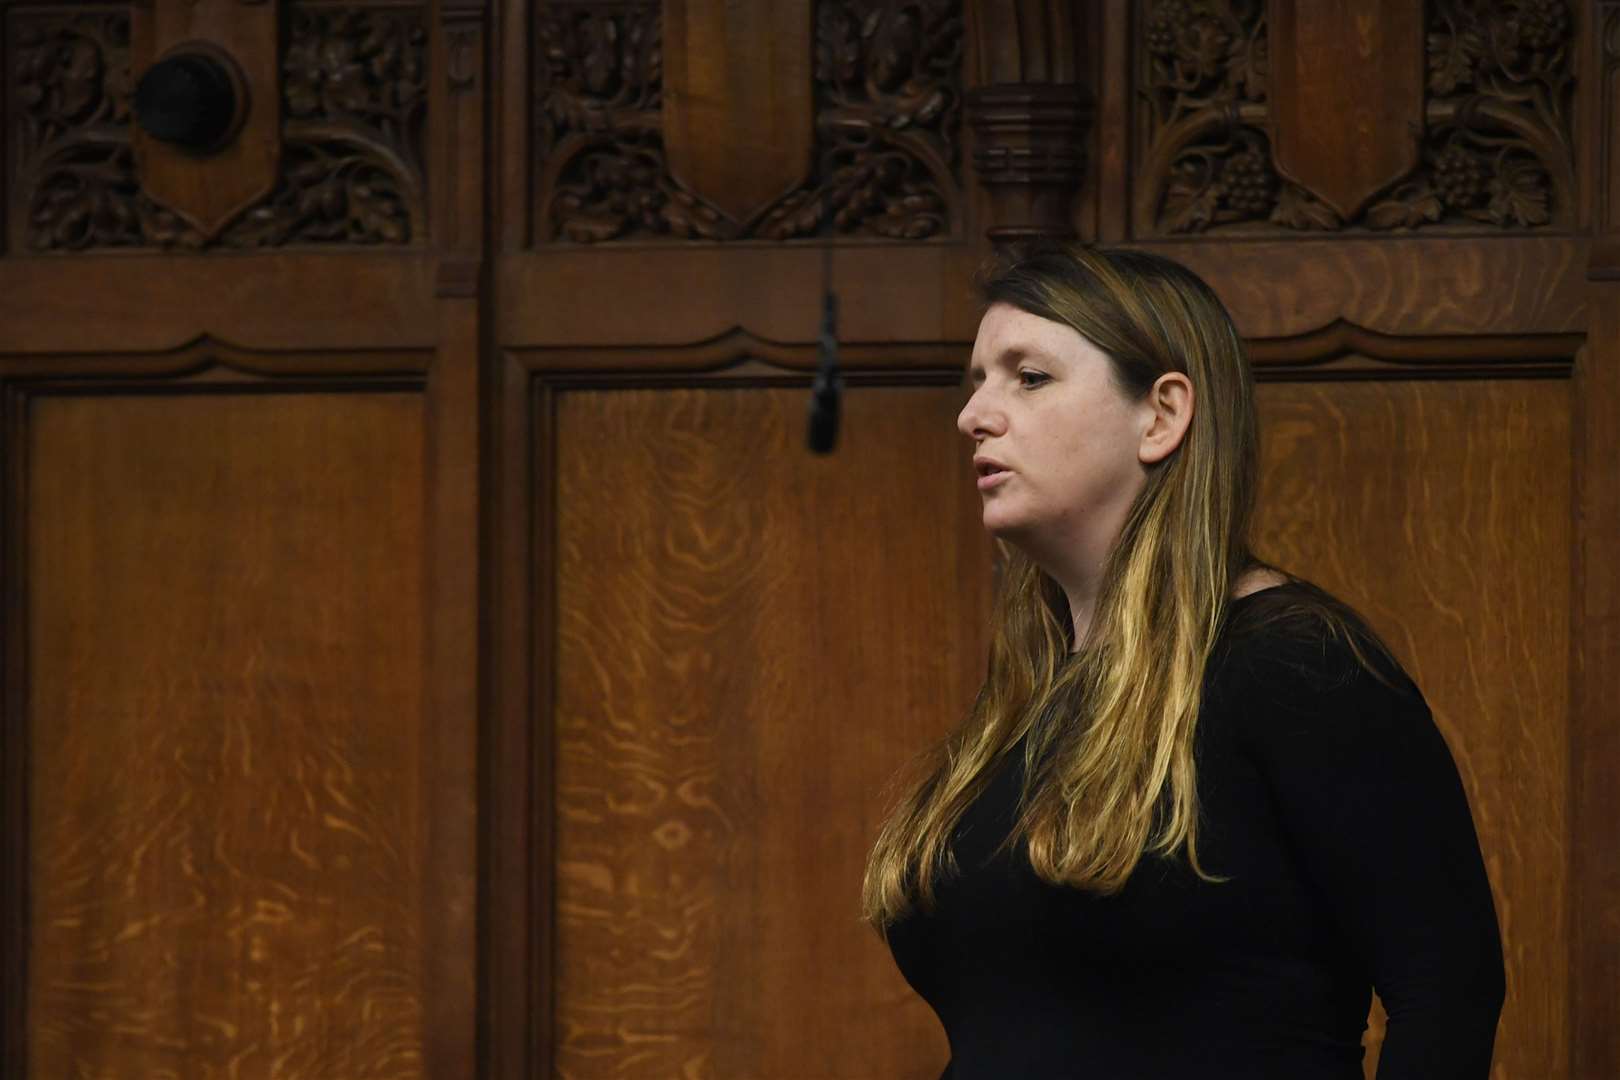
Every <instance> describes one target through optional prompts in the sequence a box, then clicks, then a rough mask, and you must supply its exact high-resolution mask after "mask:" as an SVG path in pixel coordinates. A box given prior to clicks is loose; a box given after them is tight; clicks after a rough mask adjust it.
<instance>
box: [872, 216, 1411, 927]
mask: <svg viewBox="0 0 1620 1080" xmlns="http://www.w3.org/2000/svg"><path fill="white" fill-rule="evenodd" d="M976 284H977V285H978V287H979V293H980V298H981V299H982V301H983V302H984V306H985V307H986V308H988V307H989V305H991V304H994V303H998V302H1000V303H1009V304H1012V305H1014V306H1015V307H1018V308H1020V309H1021V310H1023V311H1026V312H1028V313H1030V314H1032V315H1036V316H1039V317H1041V318H1043V319H1049V320H1051V321H1053V322H1057V323H1061V324H1063V325H1066V326H1069V327H1072V328H1073V329H1074V330H1076V331H1077V332H1078V333H1079V334H1080V335H1081V336H1082V337H1084V338H1085V339H1086V340H1087V341H1089V342H1091V343H1092V344H1094V345H1095V346H1096V347H1097V348H1098V349H1100V350H1102V352H1103V353H1105V354H1106V355H1107V357H1108V359H1109V361H1110V365H1109V366H1110V374H1111V379H1112V382H1113V385H1114V387H1115V388H1116V389H1117V390H1119V391H1120V392H1121V393H1122V394H1123V395H1125V396H1126V397H1128V398H1129V400H1131V401H1142V400H1144V399H1145V398H1146V396H1147V394H1148V393H1149V391H1150V389H1151V388H1152V386H1153V383H1154V381H1155V380H1156V379H1157V378H1158V377H1159V376H1160V375H1162V374H1164V373H1165V372H1169V371H1179V372H1182V373H1184V374H1185V375H1187V377H1188V378H1189V380H1190V381H1191V382H1192V384H1193V387H1194V395H1195V396H1194V401H1195V405H1194V410H1193V416H1192V422H1191V424H1190V426H1189V427H1188V429H1187V431H1186V434H1185V435H1184V436H1183V439H1182V443H1181V445H1180V446H1179V448H1178V449H1177V450H1175V451H1174V452H1172V453H1171V454H1170V455H1169V456H1168V457H1166V458H1164V459H1162V460H1161V461H1159V462H1156V463H1154V464H1153V465H1150V466H1147V482H1146V485H1145V486H1144V487H1143V488H1142V490H1141V492H1140V493H1139V494H1138V495H1137V497H1136V499H1135V501H1134V502H1133V503H1132V505H1131V507H1130V510H1129V513H1128V515H1127V517H1126V520H1125V523H1124V525H1123V527H1122V529H1121V532H1120V535H1119V537H1118V538H1117V540H1116V541H1115V543H1114V545H1113V547H1112V548H1111V549H1110V552H1109V555H1108V557H1107V559H1106V561H1105V564H1104V567H1103V573H1102V579H1101V583H1100V587H1099V595H1098V597H1097V604H1096V611H1095V613H1094V614H1093V617H1092V621H1091V625H1090V628H1089V629H1088V631H1087V634H1086V637H1085V640H1084V641H1083V642H1081V643H1080V644H1079V646H1078V647H1076V646H1075V644H1074V642H1073V641H1072V640H1071V639H1072V637H1073V631H1072V623H1071V620H1070V613H1069V608H1068V600H1067V597H1066V595H1065V594H1064V591H1063V589H1062V588H1061V587H1060V586H1059V585H1058V583H1057V582H1056V581H1055V580H1053V579H1052V578H1051V577H1050V576H1049V575H1047V574H1046V573H1045V572H1044V571H1043V570H1041V569H1040V567H1039V566H1037V565H1036V564H1035V563H1034V562H1033V561H1032V560H1030V559H1029V558H1028V557H1027V556H1026V555H1024V554H1023V553H1022V552H1021V551H1019V550H1018V549H1017V548H1016V547H1014V546H1012V545H1011V544H1008V543H1006V542H1004V541H1000V540H998V541H997V542H996V547H997V548H998V551H999V557H1000V569H1001V575H1000V583H999V586H998V588H997V595H996V601H995V605H994V610H993V614H992V620H993V626H992V635H991V645H990V657H989V668H988V673H987V675H986V678H985V680H984V683H983V685H982V686H981V688H980V690H979V693H978V696H977V698H976V699H975V701H974V703H973V705H972V707H971V709H970V710H969V713H968V715H967V717H966V719H965V720H964V721H963V722H962V723H961V724H959V725H958V726H957V728H956V729H955V730H954V731H952V732H951V733H950V734H949V735H947V736H946V737H945V738H944V739H943V740H942V741H941V742H940V743H938V744H937V745H935V746H933V747H931V748H929V749H928V750H927V751H926V752H925V753H924V754H923V755H922V756H921V757H919V758H918V759H917V761H916V762H914V763H913V770H912V776H913V779H911V781H910V782H909V784H908V785H906V788H905V790H904V794H903V795H902V797H901V798H900V799H899V800H898V801H897V804H896V805H895V806H894V808H893V810H892V811H891V812H890V814H889V816H888V818H887V820H886V822H885V823H884V825H883V827H882V829H881V830H880V832H879V834H878V837H877V839H876V842H875V843H874V845H873V847H872V850H871V853H870V855H869V857H868V859H867V866H866V875H865V880H864V883H863V887H862V905H861V907H862V917H863V918H864V919H865V920H866V921H867V922H868V923H870V924H871V925H872V926H873V927H874V928H875V929H877V930H878V931H879V932H880V933H881V932H883V931H885V930H886V928H887V926H888V925H889V924H890V923H892V922H893V921H894V920H896V919H898V918H899V917H900V916H901V915H903V914H905V913H906V912H907V911H908V910H909V909H910V908H911V906H912V904H913V903H915V902H920V903H921V904H922V905H923V906H924V907H925V908H926V907H929V906H931V905H932V903H933V899H934V884H935V881H936V879H937V878H938V876H939V875H940V873H941V872H947V873H948V872H954V871H956V869H957V867H956V865H955V855H954V853H953V852H952V851H951V848H950V844H949V837H950V834H951V832H952V830H953V829H954V828H955V826H956V824H957V822H958V820H959V819H960V818H961V816H962V813H963V812H964V811H965V810H966V809H967V807H968V806H969V805H971V803H972V802H973V801H974V799H976V798H977V797H978V796H979V794H980V793H981V792H982V791H983V789H984V787H985V786H986V785H987V783H988V781H989V779H990V775H991V773H992V771H993V769H992V766H994V765H995V764H996V763H997V761H998V760H999V759H1000V758H1001V757H1002V755H1003V754H1004V753H1005V752H1006V751H1007V750H1009V748H1011V747H1013V746H1014V745H1015V744H1016V743H1017V742H1018V741H1019V740H1020V739H1022V738H1024V737H1025V736H1026V735H1027V736H1028V738H1027V741H1026V742H1025V745H1024V765H1025V781H1024V788H1023V791H1022V793H1021V796H1020V801H1019V802H1020V807H1021V808H1022V813H1021V814H1020V816H1019V818H1018V820H1017V822H1016V824H1015V825H1014V827H1013V830H1012V832H1011V833H1010V834H1009V836H1008V837H1007V839H1006V841H1005V842H1004V846H1006V845H1007V844H1011V843H1013V842H1014V841H1015V840H1017V839H1020V838H1021V839H1023V840H1024V841H1025V842H1026V847H1027V854H1028V858H1029V862H1030V864H1031V866H1032V867H1033V869H1034V870H1035V872H1036V874H1038V875H1039V876H1040V877H1041V878H1042V879H1043V880H1046V881H1048V882H1050V883H1052V884H1054V885H1058V884H1062V885H1068V886H1071V887H1075V888H1079V889H1085V890H1088V891H1092V892H1096V893H1099V894H1112V893H1115V892H1117V891H1118V890H1119V889H1120V888H1122V887H1123V886H1124V884H1125V882H1126V880H1127V879H1128V878H1129V877H1130V875H1131V873H1132V871H1133V870H1134V869H1135V867H1136V864H1137V862H1138V861H1139V860H1140V859H1141V857H1142V855H1143V854H1144V852H1148V851H1151V852H1155V853H1164V854H1170V855H1173V854H1174V853H1175V852H1176V851H1177V850H1178V849H1179V848H1181V847H1182V846H1185V848H1186V851H1187V857H1188V860H1189V862H1190V864H1191V866H1192V868H1193V869H1194V871H1195V872H1196V873H1197V874H1198V876H1199V877H1200V878H1203V879H1204V880H1206V881H1213V882H1219V881H1224V880H1227V879H1224V878H1219V877H1214V876H1211V875H1209V874H1206V873H1205V872H1204V869H1203V866H1202V865H1201V864H1200V862H1199V859H1198V847H1197V838H1198V793H1197V782H1196V773H1195V770H1194V758H1193V746H1194V734H1195V725H1196V722H1197V718H1198V712H1199V706H1200V702H1201V697H1202V683H1203V676H1204V672H1205V667H1206V664H1208V662H1209V660H1210V656H1211V653H1212V652H1213V650H1214V648H1215V645H1216V643H1217V639H1218V636H1219V632H1220V630H1221V628H1222V625H1223V620H1224V619H1225V617H1226V611H1227V604H1228V602H1229V601H1228V593H1229V592H1230V590H1231V587H1232V584H1233V582H1235V581H1236V580H1237V579H1238V578H1239V577H1240V576H1241V575H1242V574H1243V573H1244V572H1245V571H1246V570H1248V569H1250V568H1252V567H1268V568H1271V567H1270V564H1268V563H1265V562H1263V561H1261V560H1260V559H1258V558H1256V557H1255V555H1254V553H1253V551H1252V550H1251V548H1250V544H1249V535H1250V524H1251V519H1252V517H1253V511H1254V502H1255V497H1256V489H1257V487H1258V482H1259V456H1260V436H1259V428H1258V422H1257V417H1256V412H1255V405H1254V381H1253V375H1252V372H1251V371H1250V367H1249V362H1248V357H1247V353H1246V352H1245V350H1244V347H1243V342H1242V339H1241V338H1240V337H1239V336H1238V333H1237V330H1236V328H1235V327H1234V326H1233V324H1232V320H1231V318H1230V316H1229V315H1228V314H1227V312H1226V309H1225V308H1224V307H1223V306H1222V304H1221V302H1220V300H1219V299H1218V298H1217V297H1216V296H1215V294H1214V292H1213V291H1212V290H1211V289H1210V288H1209V286H1208V285H1206V284H1205V283H1204V282H1203V280H1201V279H1200V278H1199V277H1198V276H1197V275H1195V274H1193V273H1192V272H1191V271H1190V270H1188V269H1187V268H1185V267H1184V266H1182V265H1180V264H1179V263H1176V262H1174V261H1172V260H1170V259H1167V258H1164V257H1162V256H1158V255H1154V254H1151V253H1148V252H1142V251H1131V250H1123V249H1115V250H1108V249H1102V248H1092V247H1082V246H1073V245H1054V244H1050V243H1046V244H1038V245H1034V246H1031V247H1026V248H1024V249H1022V250H1019V251H1016V252H1014V253H1012V255H1011V256H1010V257H1003V258H1001V259H1000V260H999V261H998V262H996V263H994V264H992V265H991V266H990V267H988V268H987V269H986V270H984V271H981V273H980V275H979V278H978V280H977V282H976ZM1272 569H1274V568H1272ZM1290 577H1291V580H1292V581H1294V582H1295V583H1296V584H1298V585H1303V586H1305V588H1304V590H1303V591H1302V592H1301V591H1297V590H1295V591H1290V592H1291V596H1290V600H1289V603H1288V605H1286V606H1285V607H1284V608H1282V609H1277V610H1276V612H1275V614H1274V616H1273V618H1272V620H1271V621H1274V622H1275V621H1288V620H1289V618H1290V616H1297V615H1300V614H1304V615H1306V616H1307V618H1306V620H1305V621H1306V622H1310V621H1311V620H1313V619H1314V622H1315V623H1316V624H1318V625H1320V626H1323V627H1326V628H1327V629H1328V630H1329V631H1330V632H1331V633H1332V635H1333V636H1334V637H1339V638H1342V639H1343V640H1345V641H1346V642H1347V643H1348V644H1349V646H1350V648H1351V650H1352V651H1353V652H1354V653H1355V655H1356V658H1357V660H1358V661H1360V662H1361V663H1362V665H1363V666H1364V667H1368V668H1371V667H1372V665H1370V664H1368V662H1367V659H1366V657H1365V655H1364V654H1363V653H1362V651H1361V649H1360V648H1359V647H1358V645H1357V640H1358V639H1360V640H1361V641H1362V642H1363V643H1366V644H1368V645H1370V646H1371V647H1372V648H1373V649H1374V650H1375V651H1378V652H1380V653H1382V654H1383V656H1384V657H1386V658H1387V657H1388V656H1389V654H1388V651H1387V649H1386V648H1385V647H1384V645H1383V643H1382V642H1381V641H1380V640H1378V638H1377V635H1376V634H1374V633H1373V632H1372V631H1371V630H1370V628H1368V627H1367V626H1366V624H1365V623H1364V622H1363V621H1362V620H1361V619H1360V618H1359V616H1357V615H1356V613H1355V612H1354V611H1353V609H1351V608H1349V607H1348V606H1346V605H1343V604H1341V603H1339V602H1338V601H1336V600H1335V599H1333V598H1332V597H1331V596H1329V595H1328V594H1326V593H1324V592H1322V591H1321V590H1319V589H1317V588H1315V586H1313V585H1310V583H1308V582H1304V581H1303V580H1301V579H1298V578H1293V577H1292V576H1290ZM1293 622H1294V624H1295V625H1301V623H1300V620H1299V619H1297V618H1296V619H1293ZM1374 674H1375V675H1377V676H1378V677H1379V678H1380V680H1381V681H1382V680H1383V676H1382V675H1381V674H1379V673H1378V672H1377V671H1376V670H1375V671H1374Z"/></svg>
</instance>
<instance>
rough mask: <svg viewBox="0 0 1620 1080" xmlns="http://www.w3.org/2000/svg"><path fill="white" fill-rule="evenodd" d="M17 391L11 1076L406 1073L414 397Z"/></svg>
mask: <svg viewBox="0 0 1620 1080" xmlns="http://www.w3.org/2000/svg"><path fill="white" fill-rule="evenodd" d="M27 401H28V405H27V412H26V416H25V418H24V423H25V425H26V456H27V467H26V470H25V473H24V475H25V477H26V486H25V497H24V505H23V516H24V517H25V518H26V527H25V530H24V532H23V536H24V545H23V546H24V550H23V551H22V552H21V553H20V555H21V562H22V564H23V565H24V566H25V567H26V570H25V575H26V576H25V583H26V585H25V592H26V611H27V615H26V620H25V624H24V625H25V626H26V649H27V652H26V656H27V687H28V690H27V698H26V701H27V709H26V725H27V742H28V761H29V766H30V767H29V770H28V779H29V787H30V791H29V799H28V822H29V824H28V836H27V845H26V848H27V851H28V853H29V856H30V857H29V861H28V888H29V900H30V909H31V910H30V916H31V917H30V925H31V932H30V934H29V937H28V943H29V949H28V953H27V991H26V992H27V997H26V999H25V1000H26V1002H27V1010H26V1024H27V1028H26V1037H27V1073H26V1075H27V1076H29V1077H38V1078H45V1077H58V1076H109V1077H110V1076H135V1075H141V1076H154V1077H155V1076H187V1077H226V1076H238V1075H240V1076H279V1077H286V1078H289V1080H291V1078H305V1077H317V1076H348V1077H368V1078H373V1077H374V1078H399V1080H405V1078H414V1077H418V1076H422V1075H424V1069H423V1062H422V1048H423V1044H424V1041H425V1039H426V1038H427V1036H426V1034H425V1033H424V1030H423V1019H422V1017H423V1011H424V997H425V996H426V995H425V993H424V969H425V968H430V967H431V963H432V961H431V958H428V957H425V956H424V955H423V951H422V947H421V938H422V934H423V929H422V923H423V920H424V918H425V916H426V913H425V912H424V910H423V891H424V885H423V880H422V878H423V861H424V846H425V835H426V826H425V823H424V815H425V808H426V803H427V800H426V798H425V796H424V782H423V775H424V761H423V754H422V746H423V740H424V737H425V717H424V709H423V693H424V690H423V680H422V675H421V660H422V653H423V641H422V627H423V622H424V615H425V612H424V604H423V588H424V573H423V569H424V562H423V555H424V552H423V547H424V545H423V523H424V506H423V491H424V483H423V454H424V411H423V404H422V400H421V398H420V396H419V395H416V394H406V393H398V394H394V393H378V392H359V393H342V394H339V393H319V392H300V393H237V392H231V391H229V390H225V391H223V392H222V391H221V390H220V389H218V388H216V389H214V390H212V391H206V390H205V391H203V392H191V393H147V394H126V393H101V394H36V395H33V396H31V397H30V398H28V399H27ZM13 740H14V736H13Z"/></svg>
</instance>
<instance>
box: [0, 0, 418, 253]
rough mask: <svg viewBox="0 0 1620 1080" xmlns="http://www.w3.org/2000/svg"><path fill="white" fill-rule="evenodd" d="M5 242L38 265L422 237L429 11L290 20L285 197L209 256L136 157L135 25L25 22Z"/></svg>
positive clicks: (228, 235) (110, 17)
mask: <svg viewBox="0 0 1620 1080" xmlns="http://www.w3.org/2000/svg"><path fill="white" fill-rule="evenodd" d="M12 20H13V22H12V33H11V35H10V36H11V40H12V43H13V44H12V45H11V47H10V50H9V55H8V56H7V89H8V94H7V98H8V100H10V101H12V102H14V103H15V104H14V105H12V107H11V108H12V115H11V118H10V119H11V125H10V126H11V129H12V130H13V131H14V132H16V141H15V142H14V143H13V146H14V147H15V156H14V158H13V160H14V162H15V163H16V165H15V169H14V171H13V173H12V175H11V176H10V177H9V184H8V196H9V204H10V212H11V220H12V222H13V223H14V228H13V229H12V230H11V235H12V236H15V237H17V238H18V239H19V240H20V241H21V243H22V244H23V245H24V246H25V247H26V248H28V249H29V250H32V251H36V252H51V251H83V250H87V249H95V248H117V247H163V248H177V249H182V250H184V249H200V248H203V247H208V246H214V245H218V246H223V247H230V248H254V247H268V246H286V245H298V244H406V243H413V242H420V241H421V240H422V239H424V233H425V229H426V216H425V215H426V206H425V202H424V191H423V143H422V140H423V133H424V130H425V120H426V104H427V94H426V68H427V32H426V28H425V24H424V14H423V9H422V8H421V7H420V6H419V5H418V6H414V7H405V8H402V7H386V8H383V7H378V8H363V7H347V6H345V7H327V6H322V7H320V8H310V9H308V10H300V9H298V8H296V7H295V8H294V9H293V14H292V17H291V19H290V20H289V42H288V47H287V50H286V53H285V55H284V57H283V72H282V98H283V100H282V108H283V114H284V123H283V131H284V145H283V148H282V155H281V157H282V166H281V176H280V179H279V181H278V183H277V185H276V187H275V189H274V190H273V191H272V192H271V193H270V194H269V195H268V196H266V197H265V198H264V199H263V200H261V201H260V202H259V203H258V204H257V205H255V206H253V207H252V208H250V209H249V210H247V211H246V212H245V213H243V214H242V215H241V216H240V217H238V218H237V219H236V220H235V221H234V222H233V223H232V224H231V225H229V226H228V227H227V228H226V229H225V230H224V231H223V233H222V234H221V235H220V236H219V238H218V239H217V240H216V241H214V242H213V245H211V244H209V243H208V242H206V241H204V239H203V238H202V237H201V236H200V235H199V234H198V233H197V232H196V230H194V229H193V228H191V226H190V225H188V224H187V223H186V222H184V221H182V220H180V219H179V218H178V217H177V216H176V215H174V214H172V213H170V212H169V211H167V210H165V209H164V208H162V207H161V206H159V205H157V204H156V203H154V202H153V201H152V200H150V199H148V198H146V197H145V196H144V195H143V194H142V192H141V190H140V186H139V183H138V181H137V179H136V173H135V167H134V161H133V157H132V155H131V152H130V123H131V120H130V95H131V93H132V79H131V72H130V61H129V17H128V16H127V15H124V14H113V13H103V14H63V13H58V12H37V11H30V12H26V13H16V14H14V15H13V16H12Z"/></svg>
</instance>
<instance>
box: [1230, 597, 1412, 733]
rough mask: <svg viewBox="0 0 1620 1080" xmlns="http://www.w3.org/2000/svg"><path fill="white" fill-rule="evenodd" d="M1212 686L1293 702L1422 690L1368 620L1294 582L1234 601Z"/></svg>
mask: <svg viewBox="0 0 1620 1080" xmlns="http://www.w3.org/2000/svg"><path fill="white" fill-rule="evenodd" d="M1210 674H1211V677H1212V681H1213V682H1215V683H1216V684H1217V685H1218V687H1219V688H1220V689H1221V690H1224V691H1226V692H1227V693H1228V695H1230V694H1231V693H1232V692H1234V691H1236V692H1238V693H1240V694H1241V695H1243V696H1245V697H1248V698H1249V699H1251V700H1253V699H1254V698H1256V697H1259V698H1261V699H1267V700H1272V701H1276V702H1278V703H1279V704H1288V703H1291V702H1296V701H1298V700H1300V699H1310V698H1313V697H1316V696H1318V695H1320V694H1322V693H1326V692H1333V691H1343V692H1356V693H1359V692H1373V693H1376V691H1372V690H1371V687H1372V686H1382V687H1384V688H1385V689H1386V690H1387V691H1388V692H1393V693H1395V694H1400V695H1405V694H1416V693H1417V687H1416V685H1415V684H1414V683H1413V682H1412V680H1411V678H1410V676H1408V675H1407V673H1406V671H1405V669H1404V668H1403V667H1402V666H1401V664H1400V661H1399V660H1398V659H1397V658H1396V657H1395V655H1394V653H1393V651H1392V650H1391V649H1390V648H1389V646H1388V645H1387V643H1386V642H1385V641H1384V640H1383V639H1382V638H1381V637H1380V636H1379V634H1378V633H1377V631H1376V630H1374V629H1373V627H1372V625H1371V624H1370V623H1369V622H1368V621H1367V619H1366V618H1365V617H1364V616H1363V615H1362V614H1361V613H1360V612H1359V611H1357V610H1356V609H1355V608H1354V607H1352V606H1351V605H1350V604H1348V603H1346V602H1345V601H1343V600H1341V599H1339V598H1338V597H1336V596H1334V595H1332V594H1331V593H1329V592H1327V591H1326V590H1324V589H1322V588H1320V587H1318V586H1317V585H1315V584H1313V583H1312V582H1309V581H1306V580H1304V579H1301V578H1293V577H1291V578H1289V579H1288V580H1287V581H1286V582H1285V583H1283V584H1280V585H1275V586H1271V587H1268V588H1263V589H1260V590H1258V591H1255V592H1252V593H1249V594H1248V595H1246V596H1242V597H1238V598H1236V599H1234V600H1232V601H1231V602H1230V603H1229V604H1228V606H1227V612H1226V616H1225V618H1224V620H1223V623H1222V630H1221V633H1220V634H1219V636H1218V638H1217V641H1216V647H1215V649H1214V651H1213V653H1212V655H1211V660H1210Z"/></svg>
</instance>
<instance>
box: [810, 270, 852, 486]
mask: <svg viewBox="0 0 1620 1080" xmlns="http://www.w3.org/2000/svg"><path fill="white" fill-rule="evenodd" d="M816 352H817V354H818V356H819V358H820V361H821V362H820V365H819V366H818V367H817V369H816V381H815V382H814V383H813V384H812V385H811V387H810V433H809V434H810V449H811V451H813V452H814V453H817V454H830V453H832V448H833V446H834V444H836V443H837V442H838V401H839V395H840V393H841V392H842V391H843V388H844V380H843V379H842V378H841V377H840V376H839V374H838V297H836V296H834V295H833V293H832V291H831V290H828V291H827V293H826V299H825V305H824V306H823V308H822V312H821V338H820V341H819V342H818V344H817V348H816Z"/></svg>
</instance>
